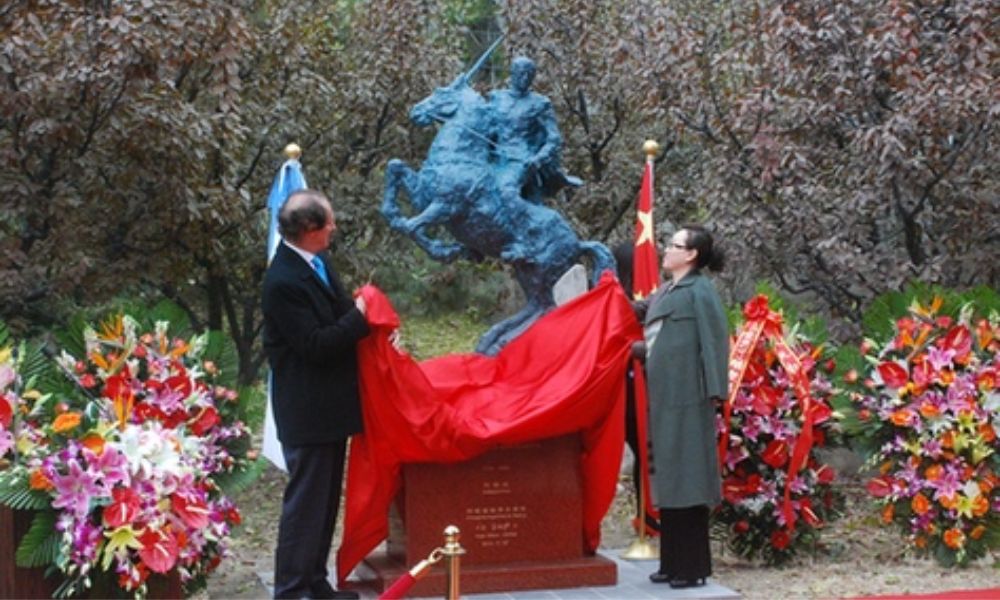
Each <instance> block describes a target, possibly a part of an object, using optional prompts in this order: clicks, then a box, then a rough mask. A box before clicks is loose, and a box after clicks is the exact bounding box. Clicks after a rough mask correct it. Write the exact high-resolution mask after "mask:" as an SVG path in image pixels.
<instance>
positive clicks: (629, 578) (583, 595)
mask: <svg viewBox="0 0 1000 600" xmlns="http://www.w3.org/2000/svg"><path fill="white" fill-rule="evenodd" d="M621 553H622V551H621V550H602V551H600V552H598V554H600V555H601V556H603V557H605V558H608V559H611V560H613V561H615V563H616V565H617V566H618V585H614V586H601V587H584V588H566V589H558V590H527V591H521V592H505V593H494V594H462V597H463V598H474V599H476V600H604V599H615V600H625V599H627V600H651V599H662V600H672V599H678V600H681V599H693V598H702V599H707V600H737V599H739V598H740V595H739V594H737V593H736V592H734V591H733V590H731V589H729V588H727V587H724V586H722V585H720V584H719V583H717V582H715V581H713V580H711V579H709V580H708V583H706V584H705V586H704V587H700V588H689V589H684V590H674V589H671V588H670V586H669V585H666V584H656V583H653V582H651V581H650V580H649V574H650V573H652V572H653V571H655V570H656V568H657V566H658V562H657V561H655V560H640V561H627V560H622V559H621V558H620V555H621ZM331 568H332V565H331ZM259 577H260V582H261V585H262V586H263V587H264V588H266V590H267V594H268V596H270V595H271V591H272V589H273V588H272V581H273V573H272V572H263V573H260V575H259ZM354 589H355V591H357V592H358V593H359V594H360V595H361V598H362V599H363V600H372V599H374V598H378V593H376V592H375V591H374V590H373V589H371V588H364V587H358V588H354Z"/></svg>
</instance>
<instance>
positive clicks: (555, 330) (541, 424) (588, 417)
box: [337, 273, 642, 583]
mask: <svg viewBox="0 0 1000 600" xmlns="http://www.w3.org/2000/svg"><path fill="white" fill-rule="evenodd" d="M359 293H360V294H361V295H363V296H364V298H365V302H366V303H367V306H368V311H367V313H368V314H367V318H368V322H369V325H370V326H371V327H372V330H373V331H372V334H371V335H369V336H368V337H366V338H365V339H364V340H362V342H361V344H360V346H359V348H358V352H359V359H360V360H359V363H360V370H361V373H360V374H361V377H360V380H361V398H362V407H363V413H364V423H365V433H363V434H361V435H357V436H355V437H354V438H353V439H352V441H351V450H350V459H349V462H348V470H347V491H346V500H345V502H346V507H345V508H346V509H345V516H344V537H343V540H342V542H341V545H340V548H339V549H338V551H337V575H338V578H339V579H340V581H341V583H343V582H344V580H345V579H346V578H347V576H348V575H349V574H350V573H351V571H352V570H353V569H354V567H355V566H356V565H357V564H358V563H359V562H360V561H361V560H362V559H363V558H364V557H365V556H366V555H367V554H368V553H369V552H371V551H372V550H373V549H374V548H375V547H376V546H377V545H378V544H379V543H381V542H382V540H384V539H385V538H386V536H387V535H388V530H389V528H388V510H389V505H390V503H391V502H392V499H393V497H394V496H395V494H396V492H397V491H398V490H399V486H400V466H401V464H403V463H407V462H454V461H461V460H466V459H469V458H472V457H474V456H477V455H479V454H481V453H483V452H485V451H487V450H490V449H491V448H494V447H496V446H498V445H501V444H518V443H524V442H529V441H533V440H539V439H544V438H550V437H555V436H560V435H566V434H569V433H573V432H580V434H581V439H582V443H583V453H582V456H581V461H582V470H583V478H584V482H583V483H584V498H583V507H584V508H583V527H584V530H583V532H582V535H583V536H584V542H585V546H586V547H587V548H588V549H589V550H590V551H595V550H596V549H597V546H598V544H599V542H600V525H601V519H602V518H604V515H605V513H606V512H607V510H608V508H609V507H610V505H611V501H612V500H613V498H614V493H615V486H616V482H617V479H618V470H619V466H620V464H621V455H622V447H623V444H624V436H625V432H624V426H623V425H624V393H625V388H624V384H625V368H626V365H627V359H628V355H629V348H630V346H631V344H632V342H633V341H635V340H637V339H640V338H641V335H642V330H641V328H640V326H639V323H638V321H637V320H636V318H635V316H634V314H633V312H632V308H631V306H630V305H629V303H628V300H627V299H626V297H625V295H624V293H623V292H622V290H621V286H619V285H618V283H617V282H616V281H615V280H614V278H613V277H612V276H611V275H610V274H609V273H605V275H604V277H603V278H602V279H601V281H600V283H599V284H598V285H597V287H595V288H594V289H593V290H591V291H590V292H588V293H586V294H584V295H582V296H580V297H578V298H576V299H574V300H573V301H571V302H569V303H567V304H565V305H563V306H561V307H559V308H557V309H555V310H553V311H551V312H550V313H548V314H547V315H545V316H544V317H542V318H541V319H539V320H538V321H537V322H536V323H535V324H534V325H533V326H532V327H531V328H530V329H529V330H528V331H526V332H525V333H524V334H522V335H521V336H519V337H518V338H517V339H515V340H514V341H513V342H511V343H510V344H508V345H507V346H506V347H505V348H504V349H503V350H501V351H500V353H499V354H498V355H497V356H495V357H487V356H483V355H480V354H454V355H448V356H443V357H440V358H435V359H432V360H429V361H425V362H422V363H418V362H416V361H415V360H413V359H412V358H411V357H410V356H409V355H407V354H405V353H401V352H398V351H397V350H395V349H394V348H393V347H392V344H391V343H390V341H389V335H390V333H391V332H392V330H393V329H395V328H396V327H397V326H398V325H399V317H398V316H397V315H396V313H395V311H394V310H393V308H392V305H391V304H390V303H389V300H388V298H386V296H385V295H384V294H382V292H380V291H379V290H378V289H376V288H374V287H373V286H370V285H369V286H365V287H364V288H362V289H361V290H360V291H359Z"/></svg>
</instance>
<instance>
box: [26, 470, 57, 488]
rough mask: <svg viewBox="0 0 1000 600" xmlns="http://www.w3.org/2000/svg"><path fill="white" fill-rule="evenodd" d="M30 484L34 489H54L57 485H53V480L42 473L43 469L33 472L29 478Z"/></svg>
mask: <svg viewBox="0 0 1000 600" xmlns="http://www.w3.org/2000/svg"><path fill="white" fill-rule="evenodd" d="M28 486H29V487H30V488H31V489H33V490H42V491H46V492H47V491H49V490H51V489H54V488H55V486H54V485H52V481H51V480H50V479H49V478H48V477H46V476H45V473H42V470H41V469H35V470H34V471H32V472H31V478H30V479H29V480H28Z"/></svg>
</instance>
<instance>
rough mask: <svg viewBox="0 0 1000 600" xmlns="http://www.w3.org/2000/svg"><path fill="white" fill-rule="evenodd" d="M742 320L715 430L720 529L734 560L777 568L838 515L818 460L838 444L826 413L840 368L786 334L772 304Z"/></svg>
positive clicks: (762, 300)
mask: <svg viewBox="0 0 1000 600" xmlns="http://www.w3.org/2000/svg"><path fill="white" fill-rule="evenodd" d="M742 317H743V323H742V324H741V325H740V326H739V327H738V329H737V333H736V337H735V341H734V343H733V348H732V353H731V357H730V399H729V401H728V402H727V405H726V406H725V407H724V410H723V414H722V415H720V417H719V421H718V429H719V431H720V445H719V456H720V460H721V461H722V478H723V482H722V489H723V502H722V505H721V506H720V507H719V509H718V511H717V512H716V515H715V521H716V523H717V529H718V530H721V534H722V535H723V536H724V537H725V539H726V541H727V544H728V546H729V547H730V548H731V549H732V550H733V551H734V552H736V553H737V554H738V555H740V556H743V557H746V558H754V557H757V556H759V557H760V558H761V559H763V560H764V561H765V562H766V563H768V564H780V563H782V562H785V561H786V560H788V559H789V558H791V557H793V556H794V555H795V554H796V553H797V552H798V551H800V550H801V549H803V548H806V547H811V546H813V545H814V544H815V542H816V541H817V539H818V532H819V530H820V529H821V528H822V527H823V525H824V523H825V522H827V521H829V520H831V519H832V518H834V517H836V516H837V514H838V513H837V509H838V507H839V505H840V503H841V498H840V495H839V494H838V493H837V492H836V491H835V490H834V488H833V487H832V484H833V481H834V479H835V473H834V470H833V469H832V468H831V467H830V466H829V465H827V464H823V463H822V462H821V461H820V460H819V459H818V458H817V456H816V452H815V449H816V448H820V447H823V446H826V445H827V444H828V442H829V441H832V440H834V439H836V438H837V437H838V436H839V429H838V425H837V421H836V420H835V419H834V418H833V414H834V413H833V411H832V410H831V408H830V404H829V399H830V396H831V394H832V392H833V386H832V385H831V382H830V380H829V379H828V375H829V374H830V373H831V372H832V371H833V369H834V366H835V365H834V363H833V361H832V360H829V359H825V358H824V356H825V352H824V349H823V347H822V346H819V345H815V344H813V343H812V342H811V341H809V339H807V338H806V336H805V335H804V334H802V333H800V332H798V330H797V328H796V329H795V330H793V331H791V332H786V331H785V330H784V328H783V326H782V316H781V314H780V313H778V312H775V311H772V310H771V309H770V307H769V304H768V298H767V296H766V295H758V296H757V297H755V298H754V299H752V300H750V301H749V302H748V303H747V304H746V305H745V307H744V309H743V313H742Z"/></svg>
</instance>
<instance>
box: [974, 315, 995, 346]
mask: <svg viewBox="0 0 1000 600" xmlns="http://www.w3.org/2000/svg"><path fill="white" fill-rule="evenodd" d="M976 337H977V338H979V349H980V350H985V349H986V346H989V345H990V342H991V341H992V340H993V328H992V327H990V322H989V321H987V320H986V319H980V320H979V322H978V323H976Z"/></svg>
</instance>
